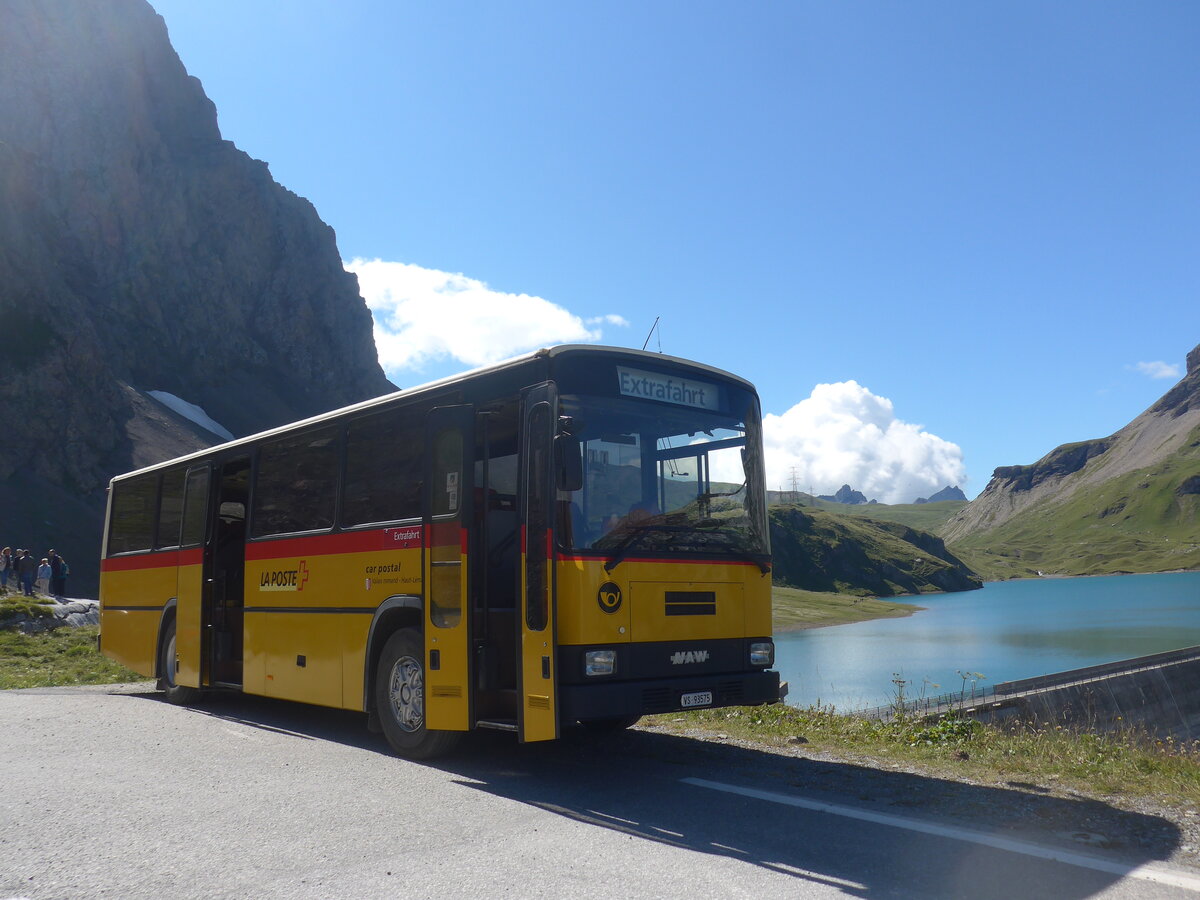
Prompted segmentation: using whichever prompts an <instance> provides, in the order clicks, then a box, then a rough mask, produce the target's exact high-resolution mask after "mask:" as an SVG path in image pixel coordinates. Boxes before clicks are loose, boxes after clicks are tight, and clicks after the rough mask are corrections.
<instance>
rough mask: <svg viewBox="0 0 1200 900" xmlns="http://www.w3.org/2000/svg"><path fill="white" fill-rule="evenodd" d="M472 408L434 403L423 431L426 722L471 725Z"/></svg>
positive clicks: (449, 727)
mask: <svg viewBox="0 0 1200 900" xmlns="http://www.w3.org/2000/svg"><path fill="white" fill-rule="evenodd" d="M474 427H475V409H474V407H472V406H438V407H434V408H433V409H432V410H430V411H429V418H428V420H427V426H426V434H425V498H424V507H425V513H424V525H425V554H424V555H425V563H424V573H423V574H424V581H425V629H424V630H425V663H426V665H425V724H426V727H428V728H431V729H437V730H441V731H466V730H467V729H469V728H470V727H471V726H470V721H471V720H470V711H471V707H470V703H471V698H470V694H469V691H470V687H471V678H470V627H469V626H470V623H469V621H468V615H467V609H468V603H467V598H468V597H469V596H470V594H469V593H468V575H469V573H470V566H469V561H470V560H469V558H468V554H469V548H470V539H469V538H470V526H471V523H472V518H471V516H472V508H471V507H472V501H473V495H474V485H473V483H472V482H473V479H474V470H475V464H474V450H475V431H474Z"/></svg>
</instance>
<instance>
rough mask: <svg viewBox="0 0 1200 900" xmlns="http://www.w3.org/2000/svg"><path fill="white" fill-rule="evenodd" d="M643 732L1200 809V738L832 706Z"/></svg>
mask: <svg viewBox="0 0 1200 900" xmlns="http://www.w3.org/2000/svg"><path fill="white" fill-rule="evenodd" d="M642 723H643V724H645V725H652V726H658V727H661V728H663V729H665V730H667V731H671V732H674V733H688V732H695V731H697V730H698V731H700V732H702V733H704V732H707V733H714V732H715V733H720V734H725V735H728V736H729V737H733V738H738V739H742V740H748V741H754V742H757V743H760V744H765V745H767V746H772V747H789V748H790V747H791V746H794V745H796V744H803V746H804V752H805V753H806V754H812V753H830V754H834V755H843V756H852V757H854V758H855V759H858V760H861V759H863V758H864V757H866V758H870V759H872V760H874V761H875V762H876V763H887V764H889V765H890V764H897V763H903V764H906V765H911V766H912V767H914V768H916V769H920V770H922V771H925V772H928V773H929V774H932V775H935V776H939V777H952V778H957V779H969V780H980V781H983V780H986V781H996V780H999V781H1027V782H1035V783H1038V784H1042V785H1047V786H1048V785H1053V786H1056V787H1060V788H1067V789H1073V790H1078V791H1081V792H1083V793H1086V794H1089V795H1096V794H1110V795H1116V796H1138V797H1153V798H1156V799H1158V800H1160V801H1162V802H1163V803H1166V804H1168V805H1171V806H1182V807H1184V808H1189V807H1190V808H1192V809H1195V808H1196V807H1197V806H1200V741H1193V742H1191V743H1180V742H1176V741H1173V740H1163V741H1160V740H1154V739H1152V738H1149V737H1147V736H1146V735H1145V734H1144V733H1140V732H1135V731H1130V732H1127V733H1124V734H1112V735H1093V734H1078V733H1072V732H1069V731H1066V730H1063V729H1062V728H1060V727H1048V728H1046V727H1027V726H1021V727H1016V728H1010V729H1005V728H1000V727H998V726H991V725H981V724H979V723H978V722H974V721H971V720H969V719H960V718H955V717H945V718H943V719H942V720H940V721H937V722H932V723H931V722H926V721H923V720H920V719H916V718H897V719H893V720H889V721H873V720H869V719H865V718H861V717H857V716H843V715H838V714H837V713H836V712H835V711H834V710H832V709H829V708H818V707H814V708H809V709H796V708H794V707H790V706H784V705H782V704H777V705H774V706H759V707H734V708H730V709H716V710H704V711H697V712H687V713H671V714H666V715H660V716H647V717H646V718H644V719H643V720H642Z"/></svg>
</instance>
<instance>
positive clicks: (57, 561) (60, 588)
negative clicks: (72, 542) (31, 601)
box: [50, 550, 70, 600]
mask: <svg viewBox="0 0 1200 900" xmlns="http://www.w3.org/2000/svg"><path fill="white" fill-rule="evenodd" d="M68 571H70V570H69V569H68V568H67V561H66V560H65V559H63V558H62V557H61V556H59V555H58V552H57V551H55V550H51V551H50V596H51V597H53V598H54V599H55V600H62V599H64V598H65V596H66V593H67V572H68Z"/></svg>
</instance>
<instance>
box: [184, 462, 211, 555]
mask: <svg viewBox="0 0 1200 900" xmlns="http://www.w3.org/2000/svg"><path fill="white" fill-rule="evenodd" d="M207 522H208V469H207V468H203V469H193V470H192V471H191V472H188V476H187V490H186V493H185V501H184V506H183V533H182V534H181V535H180V537H179V546H181V547H194V546H196V545H198V544H202V543H204V531H205V525H206V524H207Z"/></svg>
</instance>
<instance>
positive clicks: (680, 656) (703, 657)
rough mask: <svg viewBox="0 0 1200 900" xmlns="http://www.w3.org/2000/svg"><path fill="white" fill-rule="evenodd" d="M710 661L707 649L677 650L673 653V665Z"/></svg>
mask: <svg viewBox="0 0 1200 900" xmlns="http://www.w3.org/2000/svg"><path fill="white" fill-rule="evenodd" d="M702 662H708V651H707V650H676V651H675V652H674V653H673V654H671V665H673V666H684V665H687V664H688V663H702Z"/></svg>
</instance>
